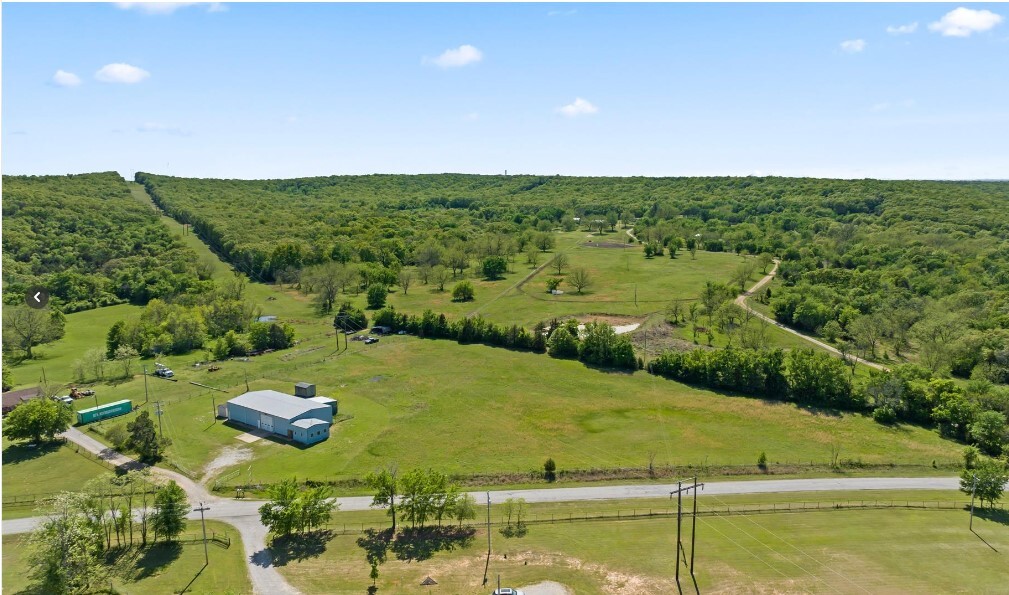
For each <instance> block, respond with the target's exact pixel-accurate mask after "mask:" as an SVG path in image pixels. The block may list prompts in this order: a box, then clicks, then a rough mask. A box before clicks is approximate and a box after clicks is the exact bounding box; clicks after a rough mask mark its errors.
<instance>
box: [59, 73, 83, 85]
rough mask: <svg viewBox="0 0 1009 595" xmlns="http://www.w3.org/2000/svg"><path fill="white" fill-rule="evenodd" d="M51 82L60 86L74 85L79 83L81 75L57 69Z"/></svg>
mask: <svg viewBox="0 0 1009 595" xmlns="http://www.w3.org/2000/svg"><path fill="white" fill-rule="evenodd" d="M53 84H54V85H58V86H60V87H76V86H77V85H80V84H81V77H79V76H77V75H76V74H74V73H72V72H67V71H65V70H57V71H56V74H54V75H53Z"/></svg>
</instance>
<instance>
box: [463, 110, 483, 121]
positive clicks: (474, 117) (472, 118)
mask: <svg viewBox="0 0 1009 595" xmlns="http://www.w3.org/2000/svg"><path fill="white" fill-rule="evenodd" d="M462 119H463V120H465V121H467V122H476V121H477V120H479V119H480V114H478V113H477V112H470V113H468V114H466V115H465V116H463V117H462Z"/></svg>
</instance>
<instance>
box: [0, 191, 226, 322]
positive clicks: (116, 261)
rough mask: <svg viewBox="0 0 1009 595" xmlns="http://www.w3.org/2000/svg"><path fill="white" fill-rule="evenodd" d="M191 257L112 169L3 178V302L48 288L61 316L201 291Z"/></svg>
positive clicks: (205, 285)
mask: <svg viewBox="0 0 1009 595" xmlns="http://www.w3.org/2000/svg"><path fill="white" fill-rule="evenodd" d="M197 269H198V265H197V263H196V257H195V255H194V254H193V252H192V251H191V250H189V249H187V248H185V247H184V246H183V245H182V244H181V243H180V242H179V241H178V240H176V239H174V238H173V237H172V235H171V234H170V233H169V231H168V229H167V228H166V227H165V226H164V225H162V224H161V223H160V222H159V221H158V214H157V213H156V212H155V211H153V210H152V209H151V208H150V207H149V206H146V205H144V204H141V203H140V202H138V201H137V200H136V199H134V198H133V197H131V196H130V192H129V190H128V188H127V186H126V183H125V181H124V180H123V179H122V177H121V176H120V175H119V174H117V173H115V172H106V173H96V174H82V175H68V176H3V276H4V279H3V281H4V298H5V302H6V303H8V304H14V303H20V302H21V301H22V300H23V296H24V292H25V291H26V290H27V289H28V288H29V287H32V286H35V285H39V286H43V287H46V288H48V289H49V291H50V292H51V294H52V296H53V299H52V304H53V306H54V307H56V308H59V309H60V310H62V311H63V312H65V313H69V312H75V311H78V310H86V309H90V308H95V307H99V306H108V305H112V304H118V303H124V302H132V303H137V304H145V303H147V302H148V301H149V300H151V299H153V298H164V297H169V296H173V295H176V294H180V293H187V292H188V293H201V292H203V291H205V290H206V289H207V288H208V287H209V286H210V282H209V281H207V280H206V279H207V278H208V276H207V275H204V276H203V277H201V276H200V275H199V274H198V272H197Z"/></svg>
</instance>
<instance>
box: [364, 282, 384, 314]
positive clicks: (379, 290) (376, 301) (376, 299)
mask: <svg viewBox="0 0 1009 595" xmlns="http://www.w3.org/2000/svg"><path fill="white" fill-rule="evenodd" d="M388 295H389V289H388V288H387V287H386V286H385V285H381V284H379V283H375V284H373V285H370V286H368V308H370V309H372V310H380V309H382V308H383V307H385V298H386V297H387V296H388Z"/></svg>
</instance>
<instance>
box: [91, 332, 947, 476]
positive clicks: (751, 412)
mask: <svg viewBox="0 0 1009 595" xmlns="http://www.w3.org/2000/svg"><path fill="white" fill-rule="evenodd" d="M351 345H352V347H351V350H350V351H349V352H346V353H344V354H342V355H339V356H333V355H332V354H333V353H334V350H335V347H334V345H333V344H332V343H330V340H329V339H319V340H309V341H306V342H305V343H303V344H301V345H299V346H298V347H297V348H295V349H294V350H293V351H290V352H286V353H285V352H278V353H272V354H268V355H265V356H260V357H257V358H252V360H251V361H250V362H225V363H224V364H223V365H222V369H221V370H220V371H218V372H214V373H212V374H211V373H208V372H206V371H198V370H196V369H194V368H193V367H192V366H187V365H185V363H184V361H183V360H184V358H177V359H176V360H173V361H170V363H171V365H173V367H174V368H175V370H176V373H177V377H178V378H179V382H168V381H165V380H161V379H155V378H150V379H149V381H148V386H149V392H150V395H151V396H150V398H151V400H152V401H153V400H164V401H166V402H167V404H166V405H165V406H164V410H165V412H166V413H165V415H164V416H163V418H162V421H163V427H164V433H165V435H166V436H167V437H170V438H171V439H172V440H173V445H172V446H171V447H169V449H168V455H169V457H170V458H171V459H172V460H174V461H178V462H180V463H181V464H182V465H183V466H184V467H185V468H188V469H190V470H192V471H193V472H195V474H196V475H202V468H203V467H204V466H205V465H206V464H207V463H208V462H210V461H211V460H213V459H214V458H215V457H217V456H218V455H219V454H221V452H222V450H223V449H228V450H229V451H231V452H232V454H234V452H233V451H235V450H238V451H243V452H244V456H249V455H251V456H252V457H253V459H254V460H253V461H252V463H251V464H252V478H253V479H254V480H260V481H272V480H276V479H278V478H281V477H288V476H290V475H293V474H297V475H298V477H299V478H313V479H340V478H348V477H358V476H361V475H363V474H365V473H367V472H369V471H371V470H373V469H374V468H376V467H378V466H380V465H384V464H386V463H388V462H391V461H396V462H398V463H399V465H400V467H401V468H410V467H414V466H422V465H423V466H426V465H431V466H435V467H438V468H440V469H443V470H445V471H449V472H457V473H475V472H494V473H524V472H528V471H532V470H535V469H537V468H539V467H540V466H541V465H542V463H543V460H545V459H546V458H547V457H553V458H554V459H555V460H556V461H557V462H558V465H559V466H560V468H561V469H565V468H566V469H572V468H577V469H588V468H604V467H627V466H631V467H639V468H640V467H643V466H645V465H646V464H647V460H648V453H649V452H650V451H655V452H656V455H657V456H656V464H659V465H665V464H673V465H681V466H682V465H686V464H694V465H698V464H701V463H704V462H705V461H707V463H708V464H709V465H729V464H739V465H752V464H754V463H755V461H756V457H757V455H758V454H759V453H760V452H761V451H766V452H767V455H768V457H769V459H770V460H771V461H772V462H778V461H780V462H782V463H785V462H792V463H796V462H809V461H816V462H818V463H823V462H825V461H827V460H829V458H830V448H831V444H838V445H839V446H840V458H841V459H852V460H862V461H863V462H865V463H898V464H913V465H920V466H928V465H930V464H931V462H932V461H933V460H937V461H939V462H940V463H947V462H951V461H955V460H957V459H958V458H959V451H960V446H958V445H957V444H955V443H953V442H950V441H946V440H943V439H941V438H940V437H939V436H938V435H937V434H935V433H934V432H931V431H928V430H925V429H922V428H918V427H913V426H900V427H896V428H889V427H884V426H881V425H879V424H876V423H875V422H873V421H872V420H871V419H870V418H868V417H866V416H862V415H854V414H849V413H844V414H841V413H835V412H817V411H811V410H807V409H802V408H798V407H796V406H795V405H792V404H788V403H781V402H771V401H761V400H759V399H751V398H744V397H726V396H723V395H719V394H716V393H713V392H710V391H705V390H697V389H693V388H690V387H687V386H684V385H682V384H678V383H675V382H671V381H667V380H663V379H660V378H657V377H654V376H651V375H649V374H647V373H644V372H637V373H634V374H624V373H611V372H605V371H599V370H593V369H590V368H587V367H585V366H583V365H582V364H580V363H578V362H573V361H563V360H556V359H553V358H550V357H547V356H544V355H537V354H531V353H517V352H511V351H506V350H502V349H494V348H490V347H485V346H479V345H470V346H462V345H458V344H456V343H454V342H450V341H433V340H421V339H416V338H414V337H404V336H394V337H386V338H384V339H382V341H381V342H380V343H378V344H377V345H372V346H365V345H362V344H360V343H356V342H352V343H351ZM316 348H318V349H316ZM246 372H248V374H249V378H250V379H249V387H250V388H252V389H254V390H255V389H264V388H272V389H277V390H287V391H290V390H291V388H292V387H291V385H292V384H293V383H295V382H297V381H301V380H307V381H311V382H314V383H316V384H317V386H318V391H319V394H323V395H328V396H331V397H334V398H337V399H338V400H339V401H340V412H341V413H342V414H347V415H351V416H353V418H352V419H349V420H347V421H343V422H340V423H337V424H336V425H335V426H334V428H333V430H332V435H331V437H330V438H329V439H328V440H327V441H325V442H322V443H320V444H317V445H314V446H312V447H308V448H299V447H296V446H293V445H288V444H281V443H277V442H272V441H269V440H260V441H259V442H256V443H254V444H252V445H246V444H244V443H242V442H239V441H238V440H236V438H235V437H236V436H238V435H239V434H241V433H242V430H241V429H236V428H231V427H228V426H226V425H224V424H223V423H221V422H215V421H214V419H213V409H212V405H213V403H214V402H217V403H220V402H222V400H224V399H227V398H229V395H230V396H234V395H237V394H239V393H241V392H244V391H245V389H246V384H245V374H246ZM190 380H194V381H198V382H201V383H205V384H209V385H212V386H215V387H218V388H223V389H225V390H226V391H227V393H218V392H211V391H207V390H206V389H203V388H200V387H197V386H194V385H191V384H189V382H188V381H190ZM123 398H129V399H133V400H134V402H135V403H142V402H143V399H144V383H143V379H142V378H136V379H134V380H132V381H130V382H126V383H123V384H120V385H118V386H116V387H109V388H108V389H106V390H104V391H102V392H101V393H100V398H99V400H100V401H101V402H107V401H113V400H118V399H123ZM78 405H79V406H84V405H83V404H78ZM88 405H90V404H88ZM129 417H130V416H125V418H119V420H117V421H114V422H113V421H106V422H103V423H104V424H105V425H106V426H107V425H109V424H112V423H123V422H124V421H126V419H128V418H129ZM475 420H479V421H478V422H477V421H475ZM481 428H486V430H482V429H481ZM248 466H249V463H246V462H242V463H239V464H235V465H226V466H225V467H223V468H221V469H220V471H222V472H223V471H226V470H227V469H228V468H238V469H241V470H242V473H243V477H244V475H245V474H246V473H247V468H248Z"/></svg>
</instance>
